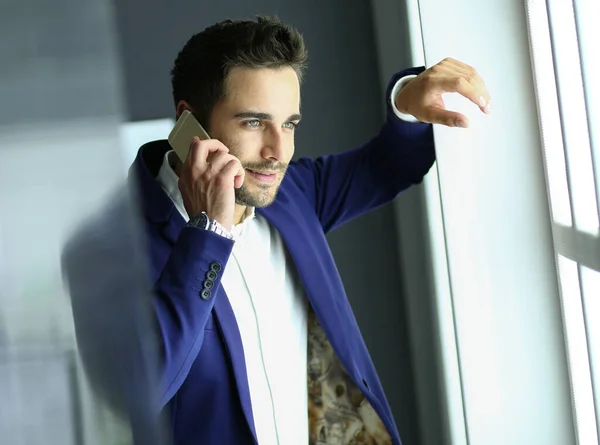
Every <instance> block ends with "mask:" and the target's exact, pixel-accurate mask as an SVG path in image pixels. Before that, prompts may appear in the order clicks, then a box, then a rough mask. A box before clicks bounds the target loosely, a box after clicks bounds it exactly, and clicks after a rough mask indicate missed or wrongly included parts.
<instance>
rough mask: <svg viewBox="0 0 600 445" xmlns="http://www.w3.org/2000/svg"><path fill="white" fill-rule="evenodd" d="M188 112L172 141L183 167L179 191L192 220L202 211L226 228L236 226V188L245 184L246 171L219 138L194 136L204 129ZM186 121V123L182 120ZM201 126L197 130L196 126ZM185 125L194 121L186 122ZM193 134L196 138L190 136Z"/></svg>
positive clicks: (171, 138)
mask: <svg viewBox="0 0 600 445" xmlns="http://www.w3.org/2000/svg"><path fill="white" fill-rule="evenodd" d="M185 113H186V112H184V113H183V114H182V116H181V117H180V118H179V121H182V124H181V125H180V126H179V129H178V130H177V131H175V130H176V129H177V125H176V126H175V128H174V129H173V131H172V132H171V135H173V137H171V136H169V142H170V143H171V146H172V147H173V150H174V151H175V152H176V153H177V155H178V156H179V158H180V159H182V158H183V168H182V169H181V173H180V176H179V190H180V192H181V196H182V198H183V203H184V206H185V209H186V211H187V213H188V215H189V216H190V217H192V216H194V215H197V214H199V213H201V212H206V214H207V215H208V216H209V217H210V218H211V219H214V220H216V221H218V222H219V223H220V224H221V225H222V226H223V227H225V229H227V230H231V227H232V226H233V224H234V221H233V218H234V211H235V189H236V188H240V187H241V186H242V184H243V182H244V173H245V172H244V168H243V167H242V164H241V163H240V161H239V159H238V158H236V157H235V156H233V155H231V154H229V149H228V148H227V147H226V146H225V145H223V143H221V142H220V141H218V140H216V139H210V138H208V134H206V132H205V131H204V130H202V131H204V134H205V135H206V137H203V136H197V135H195V134H194V132H195V131H197V129H198V127H199V128H202V127H201V126H200V124H198V122H197V121H196V119H195V118H194V116H193V115H192V114H191V113H189V112H187V113H188V115H187V116H185V117H184V114H185ZM182 118H184V120H182ZM190 118H191V119H193V121H195V122H196V124H197V125H198V127H196V130H193V128H194V127H195V125H194V124H193V121H190V120H189V119H190ZM179 121H178V123H179ZM185 122H192V123H191V124H190V123H187V124H186V123H185ZM190 134H192V136H190V137H189V139H188V136H189V135H190Z"/></svg>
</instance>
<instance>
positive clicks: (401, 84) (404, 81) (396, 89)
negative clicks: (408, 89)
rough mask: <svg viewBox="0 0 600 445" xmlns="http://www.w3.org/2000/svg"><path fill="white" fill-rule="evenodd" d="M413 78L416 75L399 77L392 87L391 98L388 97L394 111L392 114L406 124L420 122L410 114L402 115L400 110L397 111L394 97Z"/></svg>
mask: <svg viewBox="0 0 600 445" xmlns="http://www.w3.org/2000/svg"><path fill="white" fill-rule="evenodd" d="M415 77H417V75H416V74H411V75H408V76H404V77H401V78H400V79H399V80H398V82H396V85H394V88H392V94H391V97H390V100H391V102H392V110H394V114H395V115H396V116H397V117H398V118H399V119H402V120H403V121H406V122H420V121H419V119H417V118H416V117H414V116H413V115H411V114H405V113H402V112H401V111H400V110H398V108H397V107H396V96H398V93H399V92H400V90H401V89H402V87H404V85H406V84H407V83H408V81H409V80H412V79H414V78H415Z"/></svg>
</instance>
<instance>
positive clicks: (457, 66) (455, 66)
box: [440, 57, 479, 77]
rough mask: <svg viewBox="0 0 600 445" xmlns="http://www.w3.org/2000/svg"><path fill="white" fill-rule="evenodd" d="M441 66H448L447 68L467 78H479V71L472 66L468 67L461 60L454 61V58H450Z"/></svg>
mask: <svg viewBox="0 0 600 445" xmlns="http://www.w3.org/2000/svg"><path fill="white" fill-rule="evenodd" d="M440 64H442V65H444V66H446V67H447V68H449V69H451V70H453V71H455V72H459V73H460V74H462V75H464V76H467V77H469V76H470V77H478V76H479V74H478V73H477V70H476V69H475V68H473V67H472V66H471V65H468V64H466V63H464V62H461V61H460V60H456V59H453V58H452V57H448V58H446V59H444V60H443V61H442V62H440Z"/></svg>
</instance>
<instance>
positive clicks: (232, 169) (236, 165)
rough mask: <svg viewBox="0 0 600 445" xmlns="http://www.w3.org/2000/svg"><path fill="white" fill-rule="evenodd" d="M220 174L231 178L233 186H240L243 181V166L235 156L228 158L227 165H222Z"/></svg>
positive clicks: (244, 173)
mask: <svg viewBox="0 0 600 445" xmlns="http://www.w3.org/2000/svg"><path fill="white" fill-rule="evenodd" d="M221 174H222V175H223V176H224V177H226V178H228V179H229V178H231V179H232V180H233V186H234V187H235V188H240V187H241V186H242V184H243V183H244V177H245V175H246V172H245V171H244V167H242V164H241V163H240V161H239V160H238V159H237V158H235V159H232V160H230V161H229V162H228V163H227V165H225V167H223V169H222V170H221Z"/></svg>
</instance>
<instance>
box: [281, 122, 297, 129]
mask: <svg viewBox="0 0 600 445" xmlns="http://www.w3.org/2000/svg"><path fill="white" fill-rule="evenodd" d="M283 126H284V127H285V128H287V129H289V130H295V129H296V128H298V123H297V122H286V123H285V124H283Z"/></svg>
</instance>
